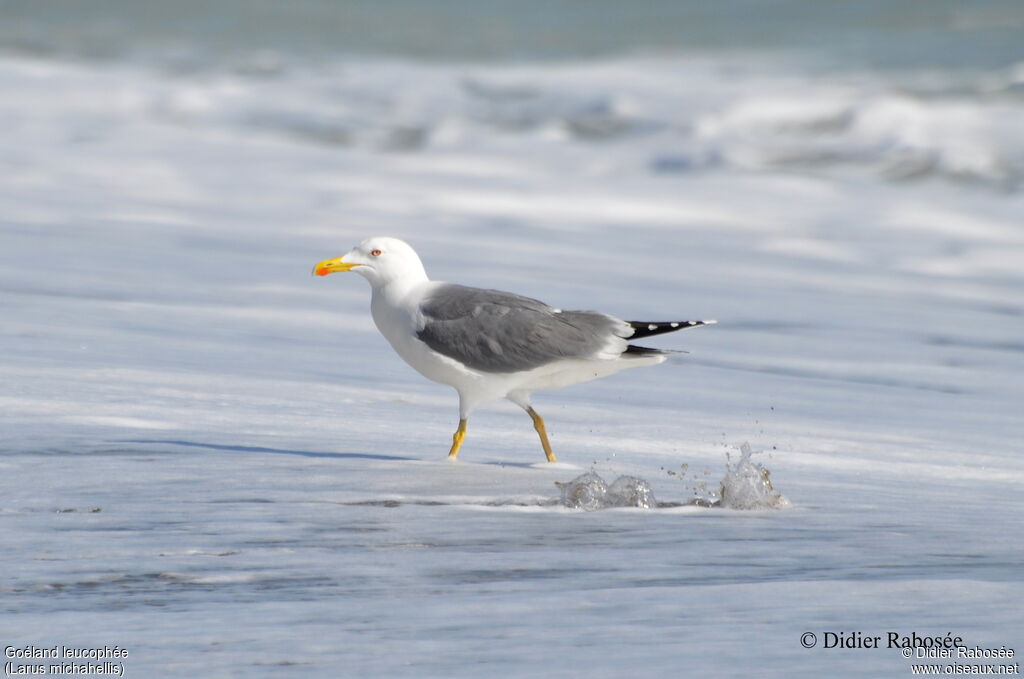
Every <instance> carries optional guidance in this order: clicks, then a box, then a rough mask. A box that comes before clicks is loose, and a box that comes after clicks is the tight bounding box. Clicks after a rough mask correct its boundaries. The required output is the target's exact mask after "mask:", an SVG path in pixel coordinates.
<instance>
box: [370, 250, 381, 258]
mask: <svg viewBox="0 0 1024 679" xmlns="http://www.w3.org/2000/svg"><path fill="white" fill-rule="evenodd" d="M383 254H384V253H383V252H381V251H380V250H370V255H371V256H373V257H380V256H381V255H383Z"/></svg>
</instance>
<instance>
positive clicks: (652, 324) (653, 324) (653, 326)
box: [647, 323, 658, 330]
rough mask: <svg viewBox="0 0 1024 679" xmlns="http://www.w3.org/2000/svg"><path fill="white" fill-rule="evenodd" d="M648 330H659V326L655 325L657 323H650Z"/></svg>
mask: <svg viewBox="0 0 1024 679" xmlns="http://www.w3.org/2000/svg"><path fill="white" fill-rule="evenodd" d="M647 329H648V330H657V329H658V326H657V324H655V323H648V324H647Z"/></svg>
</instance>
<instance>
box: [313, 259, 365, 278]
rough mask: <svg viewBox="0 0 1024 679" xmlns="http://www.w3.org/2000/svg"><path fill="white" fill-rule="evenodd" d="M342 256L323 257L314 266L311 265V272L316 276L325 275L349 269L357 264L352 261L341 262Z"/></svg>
mask: <svg viewBox="0 0 1024 679" xmlns="http://www.w3.org/2000/svg"><path fill="white" fill-rule="evenodd" d="M343 259H344V256H342V257H335V258H334V259H325V260H324V261H322V262H320V263H319V264H317V265H316V266H314V267H313V274H314V275H316V276H326V275H327V274H329V273H337V272H339V271H351V270H352V269H354V268H356V267H357V266H359V264H354V263H352V262H343V261H342V260H343Z"/></svg>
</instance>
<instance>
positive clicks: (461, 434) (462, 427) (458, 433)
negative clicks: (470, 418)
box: [448, 420, 466, 460]
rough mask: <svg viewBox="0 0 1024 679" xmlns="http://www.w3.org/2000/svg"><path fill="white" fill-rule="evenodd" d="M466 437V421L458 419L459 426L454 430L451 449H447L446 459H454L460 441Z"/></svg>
mask: <svg viewBox="0 0 1024 679" xmlns="http://www.w3.org/2000/svg"><path fill="white" fill-rule="evenodd" d="M465 438H466V421H465V420H459V428H458V429H456V430H455V435H454V436H452V449H451V450H449V451H448V459H449V460H454V459H455V458H456V457H458V455H459V448H461V447H462V441H463V439H465Z"/></svg>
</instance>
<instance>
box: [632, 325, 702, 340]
mask: <svg viewBox="0 0 1024 679" xmlns="http://www.w3.org/2000/svg"><path fill="white" fill-rule="evenodd" d="M717 322H718V321H626V323H627V324H628V325H629V327H631V328H633V334H632V335H630V336H629V339H631V340H635V339H641V338H643V337H650V336H651V335H661V334H664V333H666V332H675V331H676V330H685V329H686V328H696V327H697V326H698V325H714V324H715V323H717Z"/></svg>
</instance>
